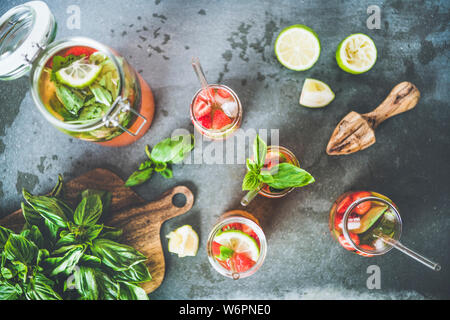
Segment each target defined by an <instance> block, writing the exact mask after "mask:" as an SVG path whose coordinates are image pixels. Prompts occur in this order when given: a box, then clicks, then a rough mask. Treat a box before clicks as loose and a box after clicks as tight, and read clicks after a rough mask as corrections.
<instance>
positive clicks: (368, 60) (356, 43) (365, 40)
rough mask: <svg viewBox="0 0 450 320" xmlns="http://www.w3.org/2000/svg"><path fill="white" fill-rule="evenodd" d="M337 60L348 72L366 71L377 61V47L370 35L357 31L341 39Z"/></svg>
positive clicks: (358, 72)
mask: <svg viewBox="0 0 450 320" xmlns="http://www.w3.org/2000/svg"><path fill="white" fill-rule="evenodd" d="M336 61H337V63H338V65H339V67H340V68H341V69H342V70H344V71H346V72H349V73H353V74H360V73H364V72H367V71H369V70H370V69H371V68H372V67H373V65H374V64H375V62H376V61H377V48H376V46H375V43H374V42H373V40H372V39H371V38H370V37H369V36H367V35H365V34H363V33H355V34H352V35H350V36H348V37H347V38H345V39H344V40H342V41H341V43H340V44H339V46H338V48H337V50H336Z"/></svg>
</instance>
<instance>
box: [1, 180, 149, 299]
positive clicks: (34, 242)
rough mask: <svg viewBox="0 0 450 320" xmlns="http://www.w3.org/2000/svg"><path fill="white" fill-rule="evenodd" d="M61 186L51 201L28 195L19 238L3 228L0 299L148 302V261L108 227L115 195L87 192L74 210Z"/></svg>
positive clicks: (52, 194)
mask: <svg viewBox="0 0 450 320" xmlns="http://www.w3.org/2000/svg"><path fill="white" fill-rule="evenodd" d="M62 184H63V182H62V178H61V177H59V180H58V184H57V185H56V186H55V188H54V189H53V190H52V192H51V193H50V194H48V195H46V196H37V195H32V194H30V193H29V192H27V191H26V190H23V196H24V198H25V202H24V203H22V209H23V214H24V217H25V220H26V223H25V227H24V229H23V231H22V232H20V234H16V233H14V232H13V231H12V230H9V229H7V228H4V227H1V226H0V300H7V299H14V300H16V299H28V300H30V299H31V300H61V299H77V300H79V299H81V300H95V299H108V300H119V299H127V300H128V299H148V296H147V295H146V293H145V291H144V290H143V289H142V288H141V287H140V286H139V283H142V282H146V281H149V280H151V275H150V273H149V271H148V268H147V265H146V264H145V261H146V260H147V257H145V256H144V255H143V254H142V253H140V252H139V251H137V250H136V249H134V248H132V247H130V246H127V245H124V244H121V243H119V242H116V241H117V240H119V238H120V236H121V234H122V230H120V229H117V228H113V227H108V226H105V225H104V224H103V221H102V214H103V213H104V212H105V210H107V209H108V208H109V207H110V202H111V194H110V193H109V192H106V191H100V190H92V189H88V190H84V191H83V192H82V193H81V201H80V202H79V203H78V205H77V206H76V207H75V208H74V209H73V208H72V207H71V206H70V205H69V204H68V203H66V202H65V200H64V195H63V192H62V190H63V185H62ZM70 276H73V277H72V279H73V282H72V283H68V281H67V280H68V278H69V277H70ZM69 285H70V286H69ZM72 285H73V287H72ZM70 289H72V290H70Z"/></svg>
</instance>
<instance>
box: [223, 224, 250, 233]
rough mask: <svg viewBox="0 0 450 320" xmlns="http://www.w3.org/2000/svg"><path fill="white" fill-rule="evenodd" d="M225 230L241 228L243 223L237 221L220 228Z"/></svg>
mask: <svg viewBox="0 0 450 320" xmlns="http://www.w3.org/2000/svg"><path fill="white" fill-rule="evenodd" d="M227 230H243V224H241V223H239V222H234V223H230V224H227V225H226V226H225V227H223V228H222V231H227ZM244 232H245V231H244Z"/></svg>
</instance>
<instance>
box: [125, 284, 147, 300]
mask: <svg viewBox="0 0 450 320" xmlns="http://www.w3.org/2000/svg"><path fill="white" fill-rule="evenodd" d="M119 284H120V295H119V299H120V300H148V296H147V294H146V293H145V291H144V289H142V288H141V287H139V286H137V285H134V284H131V283H127V282H119Z"/></svg>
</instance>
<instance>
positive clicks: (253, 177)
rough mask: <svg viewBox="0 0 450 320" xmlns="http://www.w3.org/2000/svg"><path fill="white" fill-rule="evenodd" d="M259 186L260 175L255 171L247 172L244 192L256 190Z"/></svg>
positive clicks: (243, 182) (243, 185)
mask: <svg viewBox="0 0 450 320" xmlns="http://www.w3.org/2000/svg"><path fill="white" fill-rule="evenodd" d="M259 185H260V182H259V180H258V174H257V173H256V172H255V171H247V173H246V174H245V177H244V181H242V190H248V191H250V190H256V189H257V188H258V187H259Z"/></svg>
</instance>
